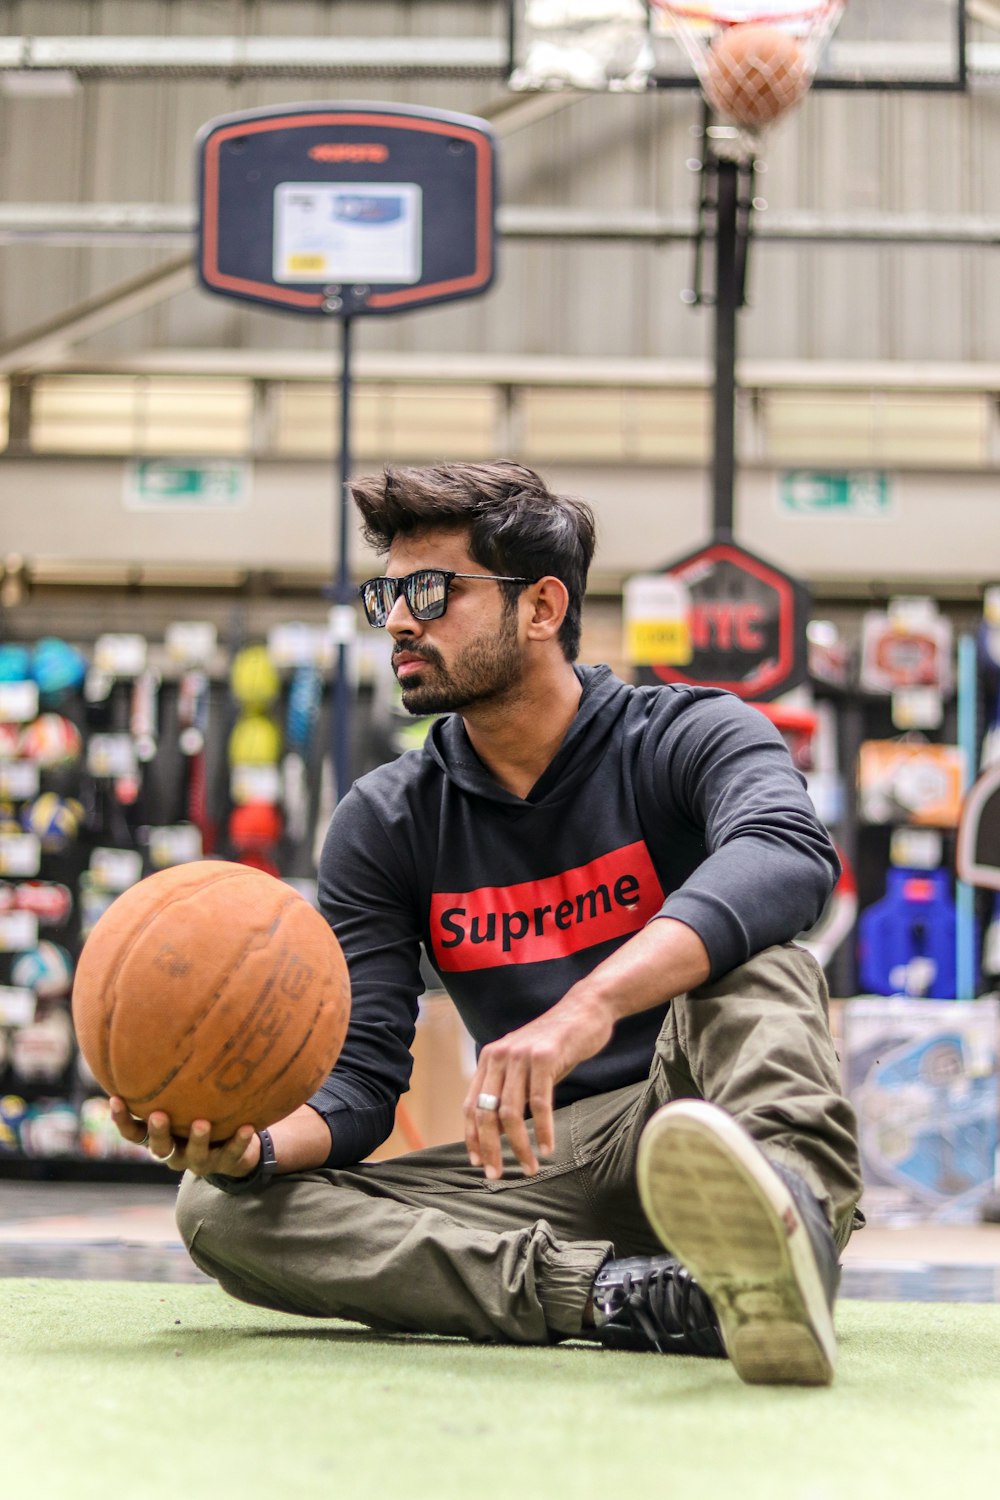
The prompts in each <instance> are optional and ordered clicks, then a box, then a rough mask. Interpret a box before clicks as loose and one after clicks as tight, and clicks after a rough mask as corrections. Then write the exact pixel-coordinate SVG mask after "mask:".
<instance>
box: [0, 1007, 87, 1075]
mask: <svg viewBox="0 0 1000 1500" xmlns="http://www.w3.org/2000/svg"><path fill="white" fill-rule="evenodd" d="M74 1048H75V1038H74V1034H73V1023H72V1021H71V1020H70V1018H69V1012H68V1011H67V1010H65V1009H64V1008H63V1007H62V1006H56V1007H54V1008H53V1009H51V1010H50V1011H49V1013H48V1014H47V1015H45V1016H42V1017H40V1018H39V1019H38V1020H37V1021H32V1022H31V1024H30V1025H28V1026H16V1027H15V1028H14V1031H13V1033H12V1035H11V1043H10V1060H11V1067H12V1069H13V1072H14V1075H15V1077H16V1078H17V1079H18V1080H19V1082H20V1083H22V1084H24V1083H27V1084H32V1085H35V1084H45V1085H53V1084H57V1083H59V1082H60V1080H61V1079H62V1076H63V1074H64V1073H65V1072H66V1069H67V1068H68V1067H69V1065H70V1063H71V1062H72V1060H73V1051H74Z"/></svg>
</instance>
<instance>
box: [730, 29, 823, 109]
mask: <svg viewBox="0 0 1000 1500" xmlns="http://www.w3.org/2000/svg"><path fill="white" fill-rule="evenodd" d="M809 82H810V76H809V69H808V67H807V65H806V60H805V57H804V55H803V52H802V48H801V47H800V46H799V43H798V42H797V41H796V39H795V37H793V36H789V35H788V33H787V32H785V31H780V30H779V29H778V28H777V27H776V26H750V25H747V26H729V27H727V28H726V30H725V31H722V32H720V33H719V35H718V36H717V37H716V38H715V40H714V41H713V43H712V45H711V46H710V47H709V49H708V52H707V54H706V57H705V80H704V84H705V93H706V94H707V96H708V101H709V103H710V104H711V105H712V107H713V108H714V109H715V110H716V111H717V113H718V114H720V115H721V116H722V117H723V119H726V120H730V121H732V123H733V124H735V125H746V126H751V127H752V126H755V125H769V124H770V123H771V121H772V120H776V119H777V118H778V116H779V115H782V114H784V113H785V111H786V110H788V109H791V108H792V106H793V105H794V104H798V102H799V100H800V99H801V98H802V97H803V95H804V94H805V93H807V92H808V89H809Z"/></svg>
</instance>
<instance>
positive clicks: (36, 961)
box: [10, 938, 73, 1000]
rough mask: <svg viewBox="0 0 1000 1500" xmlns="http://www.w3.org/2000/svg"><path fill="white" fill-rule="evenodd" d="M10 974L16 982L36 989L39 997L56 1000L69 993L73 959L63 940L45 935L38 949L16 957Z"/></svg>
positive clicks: (26, 987)
mask: <svg viewBox="0 0 1000 1500" xmlns="http://www.w3.org/2000/svg"><path fill="white" fill-rule="evenodd" d="M10 977H11V980H12V981H13V983H14V984H15V985H20V986H22V987H23V988H24V989H26V990H34V992H35V994H36V995H37V996H38V998H39V1000H54V999H57V998H59V997H60V996H62V995H67V994H68V993H69V989H70V985H71V984H72V982H73V960H72V958H71V957H70V955H69V953H68V952H67V950H66V949H65V948H64V947H63V946H62V944H61V943H52V942H49V940H48V939H47V938H43V940H42V941H41V942H40V943H39V944H38V947H37V948H32V949H30V950H29V951H28V952H27V953H22V954H20V956H19V957H18V958H16V959H15V960H14V963H13V966H12V968H11V971H10Z"/></svg>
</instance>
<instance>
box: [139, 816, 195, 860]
mask: <svg viewBox="0 0 1000 1500" xmlns="http://www.w3.org/2000/svg"><path fill="white" fill-rule="evenodd" d="M147 847H148V851H149V863H150V864H151V865H152V867H153V869H154V870H166V869H169V868H170V867H171V866H173V865H186V864H190V863H191V861H192V860H195V859H202V858H203V857H204V854H205V852H206V851H205V848H204V845H203V843H202V834H201V829H200V828H198V827H197V826H196V825H195V824H194V823H168V824H163V825H161V826H159V827H156V828H150V829H149V830H148V844H147Z"/></svg>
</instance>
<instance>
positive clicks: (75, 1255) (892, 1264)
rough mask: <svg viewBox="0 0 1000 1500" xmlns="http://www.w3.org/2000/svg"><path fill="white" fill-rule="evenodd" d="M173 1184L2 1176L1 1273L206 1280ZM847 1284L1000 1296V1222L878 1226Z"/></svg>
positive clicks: (930, 1294) (903, 1296) (867, 1293)
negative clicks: (179, 1224)
mask: <svg viewBox="0 0 1000 1500" xmlns="http://www.w3.org/2000/svg"><path fill="white" fill-rule="evenodd" d="M174 1193H175V1188H174V1186H173V1184H166V1185H163V1186H160V1185H155V1186H152V1185H142V1184H131V1183H62V1182H23V1181H3V1180H0V1277H4V1276H32V1277H67V1278H73V1279H75V1278H83V1279H95V1280H131V1281H201V1280H203V1279H204V1278H203V1277H202V1275H201V1273H200V1272H199V1271H198V1270H196V1268H195V1267H194V1266H193V1265H192V1264H191V1262H190V1260H189V1259H188V1257H187V1254H186V1253H185V1251H184V1248H183V1246H182V1245H181V1243H180V1241H179V1239H178V1236H177V1229H176V1226H175V1224H174V1218H173V1200H174ZM842 1292H843V1295H844V1296H847V1297H862V1298H871V1299H874V1300H879V1301H920V1302H924V1301H944V1302H1000V1224H976V1225H968V1226H952V1225H947V1226H946V1225H934V1224H924V1225H918V1226H911V1227H908V1228H900V1229H891V1228H883V1227H877V1226H869V1227H868V1228H866V1229H865V1230H863V1231H862V1233H860V1234H857V1235H855V1237H854V1239H853V1240H852V1241H851V1243H850V1244H849V1245H848V1247H847V1250H846V1252H845V1254H844V1279H843V1286H842Z"/></svg>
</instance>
